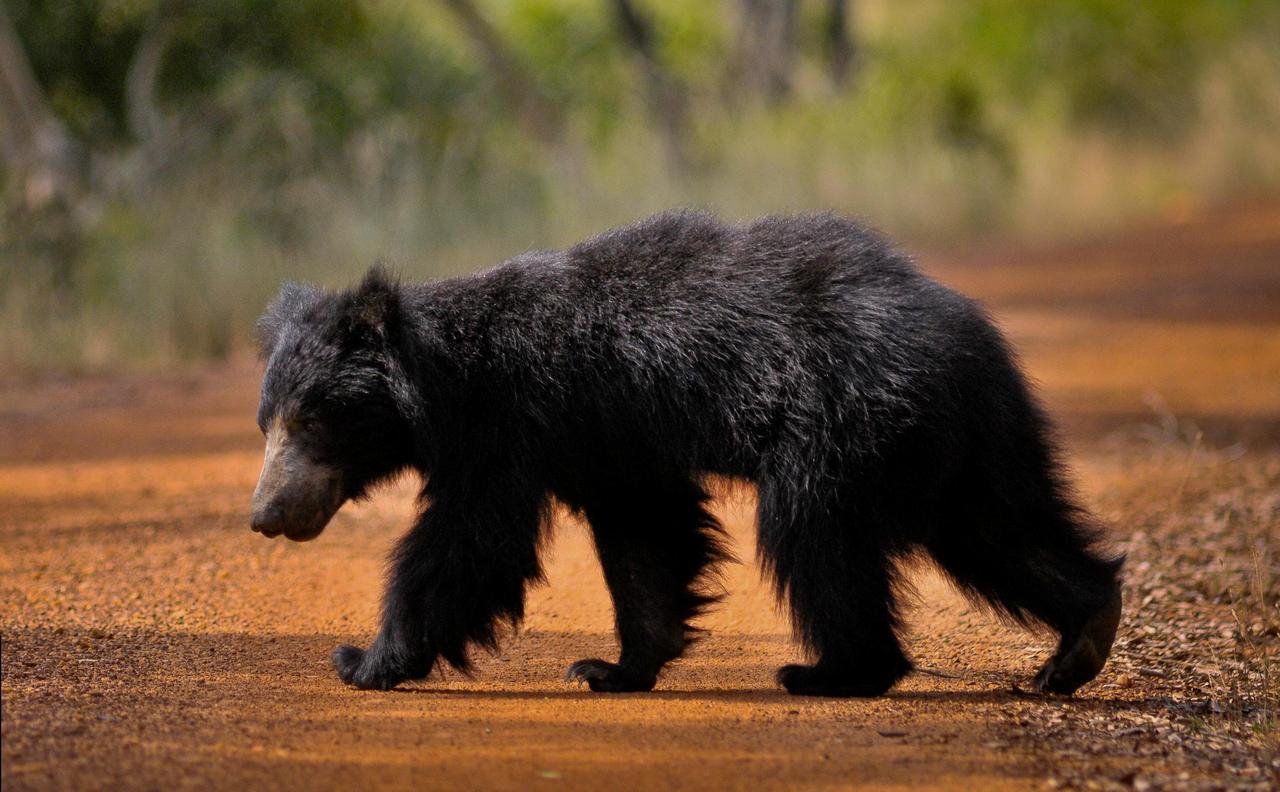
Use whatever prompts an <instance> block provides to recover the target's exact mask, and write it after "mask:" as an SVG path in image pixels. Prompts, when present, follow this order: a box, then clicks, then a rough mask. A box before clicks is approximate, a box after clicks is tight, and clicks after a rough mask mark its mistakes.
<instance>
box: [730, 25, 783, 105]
mask: <svg viewBox="0 0 1280 792" xmlns="http://www.w3.org/2000/svg"><path fill="white" fill-rule="evenodd" d="M795 27H796V0H741V27H740V32H739V38H738V72H739V76H740V80H741V82H742V86H741V87H742V88H744V89H745V90H746V91H747V92H748V93H749V94H751V95H753V96H763V97H765V98H766V99H767V100H769V101H770V102H774V103H777V102H781V101H782V100H784V99H786V98H787V97H788V96H790V94H791V67H792V63H793V61H794V59H795Z"/></svg>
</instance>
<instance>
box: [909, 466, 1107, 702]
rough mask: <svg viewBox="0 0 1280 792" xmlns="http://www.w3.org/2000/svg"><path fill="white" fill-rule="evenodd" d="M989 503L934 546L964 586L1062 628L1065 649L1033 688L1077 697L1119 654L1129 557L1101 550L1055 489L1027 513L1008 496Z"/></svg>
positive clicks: (1024, 618) (1016, 615)
mask: <svg viewBox="0 0 1280 792" xmlns="http://www.w3.org/2000/svg"><path fill="white" fill-rule="evenodd" d="M1050 491H1052V490H1050ZM973 496H974V493H972V492H971V493H970V494H969V497H970V498H973ZM961 497H963V496H961ZM1037 502H1038V503H1037ZM986 505H987V507H988V508H985V509H979V510H976V511H975V510H969V511H968V513H963V512H962V515H961V516H960V518H959V521H958V524H953V525H951V526H950V528H951V529H952V530H949V531H947V532H946V534H945V535H940V536H936V537H934V538H932V539H931V540H930V541H929V542H928V547H929V550H930V552H931V553H932V555H933V556H934V558H935V560H936V561H937V562H938V564H939V565H940V566H941V567H942V568H943V570H945V571H946V572H947V573H948V574H949V575H950V576H951V577H952V578H953V579H954V580H955V581H956V582H957V583H958V584H959V585H960V586H961V588H963V589H965V590H966V591H968V592H970V593H972V594H976V595H978V596H980V597H982V598H984V599H986V600H987V601H988V602H990V603H991V604H992V605H994V606H995V607H996V608H997V609H998V610H999V611H1001V612H1003V613H1005V614H1007V615H1009V616H1011V617H1012V618H1013V619H1014V620H1016V621H1019V622H1022V623H1024V624H1025V623H1041V624H1045V625H1048V626H1049V627H1051V628H1052V629H1053V630H1054V631H1055V632H1057V633H1058V635H1059V636H1060V640H1059V642H1058V647H1057V650H1056V651H1055V652H1054V654H1053V656H1052V657H1050V658H1049V660H1048V661H1046V662H1045V664H1044V665H1043V666H1042V667H1041V669H1040V671H1039V672H1038V673H1037V674H1036V677H1035V679H1034V681H1033V682H1032V689H1033V690H1035V691H1036V692H1051V693H1060V694H1064V695H1070V694H1071V693H1073V692H1075V690H1076V689H1077V688H1079V687H1080V686H1081V685H1083V684H1085V683H1086V682H1088V681H1090V680H1091V679H1093V678H1094V677H1095V676H1097V675H1098V673H1099V672H1100V671H1101V670H1102V667H1103V665H1104V664H1105V663H1106V660H1107V657H1108V655H1109V654H1110V652H1111V644H1112V642H1113V641H1114V640H1115V635H1116V628H1117V626H1118V625H1119V622H1120V611H1121V603H1120V582H1119V579H1118V576H1119V571H1120V567H1121V564H1122V560H1121V559H1115V558H1107V557H1105V556H1103V555H1102V554H1100V553H1098V552H1097V551H1096V550H1095V549H1094V548H1093V542H1094V531H1093V530H1092V529H1091V528H1090V527H1088V525H1087V523H1085V522H1084V521H1083V520H1084V516H1083V514H1082V513H1081V512H1080V511H1079V510H1078V509H1077V508H1076V507H1074V506H1073V505H1071V504H1069V503H1067V502H1066V501H1065V500H1063V499H1061V498H1059V497H1058V496H1056V495H1055V494H1048V495H1047V496H1046V497H1043V498H1037V499H1033V502H1032V503H1031V504H1029V505H1026V504H1024V506H1025V507H1024V508H1023V509H1021V510H1017V509H1015V510H1013V511H1010V501H1008V500H1007V499H1005V498H993V499H991V500H990V501H988V502H987V504H986Z"/></svg>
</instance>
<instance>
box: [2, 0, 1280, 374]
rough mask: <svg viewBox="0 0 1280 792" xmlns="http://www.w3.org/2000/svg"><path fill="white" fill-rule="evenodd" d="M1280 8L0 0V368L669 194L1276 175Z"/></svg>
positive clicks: (991, 218) (754, 209)
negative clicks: (297, 283)
mask: <svg viewBox="0 0 1280 792" xmlns="http://www.w3.org/2000/svg"><path fill="white" fill-rule="evenodd" d="M1276 41H1280V10H1278V9H1277V7H1276V5H1275V4H1273V3H1268V2H1264V1H1263V0H1161V2H1134V3H1113V2H1109V1H1108V0H970V1H967V2H962V3H957V2H942V1H941V0H913V1H912V2H889V0H707V1H706V2H697V3H688V2H681V1H680V0H506V1H505V2H502V1H501V0H291V2H287V3H280V2H274V1H273V0H77V2H67V1H66V0H0V154H2V155H3V159H2V160H0V163H2V164H0V372H10V373H13V372H30V371H35V370H43V369H49V368H68V367H71V368H80V367H96V366H104V365H118V364H120V363H122V362H125V361H144V362H145V361H168V360H173V359H174V358H179V357H208V356H223V355H227V354H230V353H232V352H233V351H235V350H236V349H238V348H241V347H243V346H244V345H245V344H246V343H247V342H248V340H249V337H250V333H251V327H252V322H253V319H254V318H255V316H256V315H257V313H258V312H259V311H260V309H261V306H262V304H263V302H264V301H265V300H266V299H267V298H268V296H269V295H270V294H271V293H272V292H273V291H274V290H275V289H276V287H277V286H278V284H279V281H280V280H281V279H282V278H285V277H288V278H295V279H309V280H316V281H320V282H325V283H330V284H340V283H344V282H346V281H348V280H349V279H351V278H352V277H353V275H354V273H355V272H357V271H359V270H362V269H363V268H364V267H366V266H367V265H368V264H369V263H371V262H372V261H373V260H375V259H377V258H386V259H389V260H390V261H392V262H393V263H394V264H395V265H396V266H397V267H398V268H400V269H402V270H403V271H404V272H405V273H406V274H408V275H410V276H412V277H428V276H436V275H445V274H451V273H456V272H460V271H464V270H468V269H472V268H475V267H479V266H482V265H486V264H490V263H493V262H496V261H498V260H501V259H502V258H505V257H507V256H509V255H511V254H513V253H515V252H518V251H520V250H524V249H527V248H530V247H538V246H548V245H559V244H563V243H566V242H569V241H572V240H573V239H575V238H578V237H580V236H582V235H585V234H588V233H591V232H593V231H595V230H598V229H600V228H603V227H605V226H608V225H612V224H616V223H619V222H624V221H626V220H629V219H633V218H636V217H638V216H642V215H644V214H646V213H648V212H650V211H653V210H657V209H660V208H664V207H668V206H673V205H701V206H708V207H711V208H713V209H716V210H718V211H720V212H721V213H723V214H725V215H727V216H730V217H740V216H748V215H754V214H758V213H762V212H766V211H779V210H788V211H789V210H801V209H809V208H824V209H827V208H830V209H836V210H839V211H844V212H849V213H853V214H860V215H865V216H867V217H869V218H871V220H872V222H873V223H875V224H876V225H879V226H881V227H884V228H886V229H887V230H889V231H891V232H894V233H898V234H900V235H904V236H906V237H907V238H909V239H912V240H915V241H917V242H920V241H923V242H932V243H942V242H949V241H954V240H958V239H963V238H972V237H975V236H1011V235H1012V236H1019V237H1031V238H1044V237H1046V236H1063V235H1075V234H1079V233H1084V232H1092V231H1096V230H1099V229H1102V228H1105V227H1107V226H1111V225H1114V224H1117V223H1120V222H1127V221H1131V220H1133V219H1136V218H1141V217H1145V216H1150V215H1153V214H1160V213H1173V214H1175V215H1177V214H1186V213H1189V212H1194V211H1196V210H1197V209H1198V208H1199V207H1201V206H1203V205H1205V204H1208V203H1216V202H1220V201H1223V200H1226V199H1229V198H1231V197H1233V196H1236V195H1238V194H1241V193H1256V192H1261V191H1270V190H1275V189H1276V188H1277V187H1280V135H1277V134H1276V133H1275V130H1276V129H1278V128H1280V48H1277V47H1276V46H1275V42H1276Z"/></svg>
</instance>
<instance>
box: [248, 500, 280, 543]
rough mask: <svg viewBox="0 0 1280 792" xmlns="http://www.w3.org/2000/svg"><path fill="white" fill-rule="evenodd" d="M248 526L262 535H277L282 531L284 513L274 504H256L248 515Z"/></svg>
mask: <svg viewBox="0 0 1280 792" xmlns="http://www.w3.org/2000/svg"><path fill="white" fill-rule="evenodd" d="M249 527H250V528H252V529H253V530H255V531H257V532H258V533H260V534H262V535H263V536H267V537H272V536H279V535H280V534H281V533H283V532H284V513H283V511H282V510H281V509H280V507H279V506H278V505H276V504H268V505H266V506H258V507H256V508H254V510H253V514H252V515H250V517H249Z"/></svg>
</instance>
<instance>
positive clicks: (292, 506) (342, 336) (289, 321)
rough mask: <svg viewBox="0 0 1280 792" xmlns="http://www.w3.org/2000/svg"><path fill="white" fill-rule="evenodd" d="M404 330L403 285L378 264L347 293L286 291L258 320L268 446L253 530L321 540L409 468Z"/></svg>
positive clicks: (261, 416)
mask: <svg viewBox="0 0 1280 792" xmlns="http://www.w3.org/2000/svg"><path fill="white" fill-rule="evenodd" d="M405 332H406V328H405V326H404V321H403V315H402V311H401V291H400V286H399V284H397V283H396V282H395V281H394V280H392V279H391V278H389V277H388V276H387V275H386V274H385V273H384V272H383V271H381V270H380V269H377V268H375V269H373V270H371V271H370V272H369V274H368V275H367V276H366V277H365V279H364V281H363V282H362V283H361V284H360V285H359V286H357V287H356V288H354V289H350V290H348V291H343V292H337V293H333V292H326V291H324V290H322V289H319V288H316V287H313V286H305V285H299V284H293V283H290V284H286V285H285V286H284V287H283V288H282V289H281V291H280V294H279V295H278V296H277V297H276V299H275V300H274V301H273V302H272V303H271V305H270V306H269V307H268V308H267V311H266V313H265V314H263V316H262V318H261V319H260V320H259V321H258V335H259V341H260V343H261V351H262V356H263V359H264V360H265V361H266V371H265V373H264V374H263V378H262V396H261V401H260V403H259V406H258V427H259V428H260V429H261V430H262V433H263V435H264V436H265V437H266V440H267V450H266V456H265V458H264V460H263V464H262V474H261V476H260V478H259V479H258V486H257V488H256V489H255V490H254V493H253V509H252V518H251V519H252V527H253V530H255V531H258V532H260V533H262V534H263V535H265V536H268V537H274V536H279V535H281V534H283V535H284V536H286V537H288V538H290V539H293V540H295V541H299V542H302V541H306V540H308V539H314V538H315V537H316V536H319V535H320V532H321V531H323V530H324V527H325V526H326V525H327V524H328V523H329V520H330V519H331V518H332V517H333V515H334V513H335V512H337V511H338V509H339V507H341V506H342V504H343V503H345V502H346V501H348V500H350V499H352V498H359V497H360V496H362V495H363V494H365V493H366V492H367V491H368V490H369V488H370V487H371V486H373V485H374V484H376V483H377V482H379V481H381V480H385V479H387V478H388V477H390V476H393V475H394V474H396V473H398V472H399V471H401V470H403V469H404V468H405V467H406V466H407V465H409V463H410V461H411V459H412V454H413V439H412V438H413V427H412V425H411V421H410V419H409V417H408V416H407V415H406V410H410V409H412V407H411V405H413V404H414V403H415V401H414V398H413V395H412V389H413V385H412V383H411V382H410V380H409V377H408V376H407V375H406V373H405V369H404V366H403V359H404V358H403V355H402V354H401V349H402V344H403V343H404V342H403V336H404V333H405Z"/></svg>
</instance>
